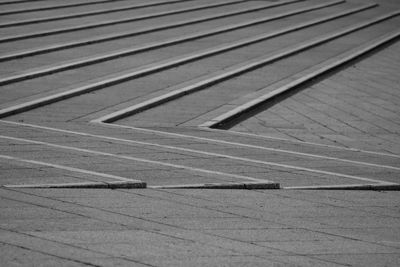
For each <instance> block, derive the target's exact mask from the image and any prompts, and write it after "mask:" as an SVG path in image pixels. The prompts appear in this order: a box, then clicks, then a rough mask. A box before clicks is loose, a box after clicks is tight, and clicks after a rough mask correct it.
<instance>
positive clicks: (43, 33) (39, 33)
mask: <svg viewBox="0 0 400 267" xmlns="http://www.w3.org/2000/svg"><path fill="white" fill-rule="evenodd" d="M191 1H193V0H191ZM237 2H243V0H240V1H235V2H231V1H229V2H222V3H214V4H206V5H197V6H192V7H189V8H187V7H186V8H180V9H175V10H170V11H161V12H155V13H150V14H144V15H140V16H136V17H127V18H122V19H114V20H107V21H101V22H96V23H87V24H80V25H78V26H71V27H63V28H58V29H51V30H45V31H37V32H31V33H28V34H19V35H12V36H5V37H3V38H0V43H3V42H11V41H17V40H23V39H29V38H35V37H43V36H49V35H54V34H61V33H67V32H74V31H80V30H87V29H94V28H100V27H105V26H111V25H117V24H123V23H128V22H134V21H139V20H146V19H152V18H158V17H163V16H168V15H175V14H180V13H186V12H192V11H198V10H202V9H209V8H215V7H220V6H226V5H231V4H236V3H237Z"/></svg>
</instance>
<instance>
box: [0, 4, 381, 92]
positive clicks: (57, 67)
mask: <svg viewBox="0 0 400 267" xmlns="http://www.w3.org/2000/svg"><path fill="white" fill-rule="evenodd" d="M376 6H377V5H376V4H367V5H363V6H360V7H356V8H353V9H349V10H346V11H343V12H339V13H336V14H332V15H329V16H326V17H324V18H322V19H315V20H312V21H309V22H306V23H301V24H299V25H296V26H293V27H287V28H285V29H287V32H289V31H294V30H299V29H302V28H304V27H308V26H312V25H315V24H318V23H322V22H327V21H330V20H333V19H336V18H340V17H343V16H347V15H350V14H354V13H357V12H361V11H364V10H366V9H369V8H373V7H376ZM314 8H315V6H314ZM308 11H310V10H309V8H306V9H305V8H303V9H298V10H295V11H290V12H284V13H279V14H276V15H273V16H268V17H264V18H262V19H256V20H250V21H246V22H243V23H237V24H231V25H227V26H222V27H219V28H215V29H212V30H205V31H200V32H196V33H192V34H188V35H184V36H181V37H176V38H170V39H166V40H162V41H157V42H150V43H145V44H143V45H138V46H134V47H131V48H129V49H121V50H117V51H113V52H111V53H103V54H99V55H94V56H90V57H86V58H82V59H78V60H72V61H67V62H62V63H61V64H60V63H59V64H53V65H49V66H44V67H40V68H35V69H30V70H26V71H23V72H21V73H16V74H12V75H10V76H8V77H3V78H0V85H6V84H9V83H14V82H18V81H23V80H26V79H32V78H35V77H41V76H44V75H49V74H53V73H57V72H60V71H64V70H68V69H73V68H78V67H82V66H87V65H91V64H95V63H99V62H104V61H107V60H111V59H115V58H118V57H121V56H127V55H131V54H135V53H139V52H144V51H149V50H152V49H156V48H160V47H165V46H168V45H174V44H178V43H181V42H185V41H192V40H194V39H198V38H202V37H207V36H212V35H216V34H219V33H223V32H227V31H232V30H236V29H240V28H243V27H248V26H251V25H254V24H258V23H263V22H267V21H271V20H275V19H279V18H284V17H287V16H290V15H297V14H299V12H308ZM277 32H279V31H277ZM282 33H283V32H282ZM1 59H2V58H1V56H0V61H2V60H1ZM3 59H4V58H3Z"/></svg>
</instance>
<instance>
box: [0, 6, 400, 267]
mask: <svg viewBox="0 0 400 267" xmlns="http://www.w3.org/2000/svg"><path fill="white" fill-rule="evenodd" d="M13 1H14V3H7V2H9V1H8V0H0V10H1V11H0V14H1V18H0V27H1V28H0V30H1V36H0V50H1V52H0V84H1V88H0V92H1V94H0V114H3V115H0V116H2V118H1V121H0V184H1V185H2V186H1V187H0V199H1V200H0V265H1V266H274V267H278V266H289V267H292V266H398V265H399V264H400V237H399V233H400V231H399V225H400V224H399V217H400V215H399V205H400V203H399V201H400V198H399V195H398V191H361V190H343V189H345V188H347V189H348V187H349V186H354V185H361V186H365V185H373V186H383V185H384V186H392V188H398V183H399V173H400V161H399V159H400V155H399V146H398V142H399V139H398V123H399V120H398V118H399V117H398V115H399V109H398V105H397V102H398V101H396V100H397V98H399V95H398V90H399V87H398V84H399V80H398V73H399V65H398V62H397V61H398V55H399V47H400V46H399V44H398V43H396V42H394V43H393V44H392V45H391V46H389V47H386V48H385V49H382V50H379V51H377V52H376V53H375V54H373V55H371V56H369V57H365V58H362V60H361V61H359V62H357V63H356V65H351V64H350V65H349V66H348V67H347V68H344V69H342V70H340V71H339V72H337V73H334V74H333V75H331V76H328V77H326V79H324V80H321V81H319V82H318V83H315V84H313V85H312V87H309V88H306V89H305V90H303V91H301V92H298V93H297V94H295V95H293V96H291V97H290V98H288V99H286V100H284V101H281V102H280V103H278V104H276V105H274V106H272V107H271V108H269V109H267V110H265V111H263V112H261V113H258V114H257V115H256V116H255V117H252V118H249V119H248V120H246V121H243V122H241V123H240V124H238V125H236V126H234V127H233V128H232V129H231V130H234V131H241V133H240V132H234V131H225V130H210V129H200V128H198V127H197V126H198V125H200V124H202V123H204V122H205V121H207V120H209V119H212V118H213V117H214V116H216V115H218V112H219V108H220V107H222V106H224V105H228V106H229V103H231V101H235V100H236V99H238V98H240V97H243V96H246V95H248V94H250V93H254V92H256V91H257V90H258V89H259V88H262V87H265V86H268V85H269V84H271V83H274V82H276V81H280V80H282V79H285V78H287V77H291V75H295V74H296V73H298V72H299V71H303V70H304V69H308V68H310V67H312V66H315V64H317V63H320V62H325V61H326V60H329V59H330V58H332V57H335V56H336V55H338V54H341V53H343V52H345V51H348V50H349V49H353V48H357V47H359V46H360V45H361V44H363V43H365V42H366V41H369V40H371V39H373V38H380V37H381V36H382V34H383V33H387V32H392V31H396V30H398V28H399V27H398V25H399V17H398V16H397V15H395V16H393V17H391V18H388V19H386V20H383V21H381V22H378V23H374V24H372V25H369V26H368V27H366V28H362V29H359V30H356V31H354V32H352V33H350V34H348V35H345V36H341V37H338V38H334V39H332V40H330V41H329V42H327V43H323V44H320V45H317V46H315V47H311V48H309V49H306V50H304V51H299V53H296V54H294V55H292V56H290V57H285V58H282V59H280V60H279V61H276V62H270V63H269V64H266V65H264V66H259V67H257V68H256V69H254V70H251V71H248V72H245V73H241V74H240V75H238V76H235V77H230V79H227V80H224V81H218V82H216V83H215V84H212V85H208V86H205V87H201V88H200V89H201V90H200V91H197V92H195V93H192V94H188V95H187V96H185V97H178V98H177V99H175V100H173V101H170V102H168V103H164V104H163V105H158V106H155V107H153V108H152V109H148V110H146V111H145V112H141V113H138V114H135V115H133V116H128V117H125V118H124V119H122V120H119V121H116V122H114V123H113V124H99V123H92V122H91V120H94V119H98V118H99V117H101V116H104V115H108V114H110V113H111V112H115V111H119V110H121V109H124V108H127V107H131V106H132V105H135V104H139V103H142V102H143V101H146V100H149V99H153V98H154V97H160V96H162V95H164V94H165V93H169V92H172V91H174V90H177V89H180V88H185V87H186V86H192V85H194V84H195V83H196V82H204V81H205V79H208V78H214V77H215V76H216V74H219V73H222V72H224V71H227V70H231V69H234V70H236V69H237V67H238V66H242V65H243V63H244V62H246V61H247V62H248V61H249V60H253V62H254V61H258V60H259V59H260V58H262V57H263V56H264V57H265V56H267V55H271V56H273V55H275V54H276V53H277V52H278V51H284V52H285V51H286V50H287V48H288V47H291V46H298V44H300V43H301V42H306V43H308V42H310V41H312V40H313V39H312V38H320V37H321V36H325V34H332V33H335V32H338V31H342V30H344V29H348V28H349V27H352V26H354V25H356V24H358V23H363V22H366V21H369V20H371V19H374V18H377V17H379V16H381V15H385V14H388V13H389V12H393V11H395V10H397V9H399V8H400V6H399V3H398V2H397V1H396V0H379V1H376V2H377V3H379V4H380V5H378V6H374V7H372V6H370V7H368V8H367V9H365V10H358V11H357V12H356V11H354V12H355V13H353V14H346V15H343V16H341V17H335V18H333V19H332V20H329V21H325V22H318V23H317V24H315V25H312V26H311V25H310V26H308V27H306V28H304V29H301V30H300V31H289V32H286V33H284V34H282V35H279V36H275V37H273V38H267V39H265V40H262V41H260V42H256V43H252V44H245V45H243V46H237V47H232V48H229V49H227V48H225V47H226V46H227V45H236V44H237V42H242V41H244V40H247V39H245V38H250V37H254V36H257V35H260V34H270V33H272V32H275V31H278V30H282V29H289V27H294V26H296V25H299V24H301V23H308V22H310V21H313V20H322V19H326V18H327V17H329V16H332V15H335V14H340V13H341V12H348V11H349V10H353V9H356V8H361V7H363V6H364V5H367V4H369V3H374V1H361V0H348V1H342V2H341V1H325V0H324V1H316V0H307V1H286V2H287V3H286V4H284V5H280V6H276V7H269V8H267V7H268V5H271V4H280V3H283V2H284V1H283V0H281V1H233V0H229V1H223V0H218V1H208V0H196V1H188V0H184V1H170V0H168V1H167V0H154V1H142V0H137V1H132V0H131V1H128V0H121V1H103V2H102V3H97V4H89V2H98V1H95V0H90V1H82V0H69V1H61V0H54V1H44V0H43V1H20V2H21V3H19V4H18V3H17V0H13ZM160 2H164V4H158V5H153V6H148V7H144V8H139V9H137V8H136V9H132V8H129V9H125V10H123V11H118V12H108V11H110V9H112V8H122V7H127V6H132V5H143V4H146V5H149V4H151V3H160ZM233 2H234V3H233ZM79 3H85V5H78V6H77V5H75V6H71V7H68V8H65V7H64V8H55V9H43V10H36V11H31V12H14V13H13V12H8V14H6V12H7V10H21V9H24V10H27V9H30V8H38V7H44V8H45V7H49V6H55V5H69V4H79ZM166 3H167V4H166ZM329 3H331V4H332V5H327V6H324V7H322V6H321V5H326V4H329ZM216 4H220V5H219V6H208V7H206V6H207V5H216ZM316 6H319V7H318V8H317V9H313V8H315V7H316ZM196 7H197V8H196ZM194 8H196V10H193V9H194ZM188 9H191V11H190V10H188ZM308 9H310V10H308ZM311 9H313V10H311ZM101 10H102V11H101ZM299 10H302V11H301V12H300V13H297V14H287V15H286V16H285V17H283V18H276V19H275V20H271V21H268V22H266V21H263V22H262V21H261V20H263V19H265V18H271V17H274V16H278V15H282V14H286V13H293V12H296V11H299ZM98 11H99V12H100V11H101V12H100V13H99V12H98ZM105 11H106V12H105ZM88 12H92V13H93V12H98V13H97V14H92V15H88V14H86V15H82V14H81V15H77V14H79V13H88ZM164 12H174V14H169V15H166V14H164V15H162V14H161V13H164ZM74 14H75V15H76V16H75V15H74ZM147 15H152V17H151V18H148V19H143V16H147ZM57 16H69V17H71V16H75V17H74V18H69V19H52V20H51V21H47V22H45V23H44V22H37V21H36V22H35V23H33V22H32V20H38V19H42V18H48V17H53V18H54V17H57ZM140 16H142V19H136V20H131V21H125V22H123V23H120V22H121V21H120V22H118V23H116V20H123V19H128V18H133V17H140ZM206 18H207V20H206ZM195 20H199V21H195ZM256 20H257V21H258V22H257V23H253V24H251V25H250V24H249V25H247V26H243V25H242V26H241V28H237V29H236V28H234V26H235V25H236V26H237V25H239V24H243V23H250V22H251V21H253V22H254V21H256ZM24 21H25V22H24ZM26 21H31V22H26ZM189 21H191V22H190V23H189ZM16 22H18V23H20V25H19V26H16V25H14V26H10V23H16ZM103 22H107V23H109V25H107V26H101V27H100V26H95V27H87V28H86V29H83V30H78V29H75V30H73V29H68V30H66V28H73V27H75V28H76V27H82V25H86V24H97V23H103ZM111 22H112V23H111ZM173 24H180V25H175V26H173V27H170V28H165V25H170V26H172V25H173ZM7 25H8V26H7ZM227 27H230V28H229V29H227ZM55 30H58V31H62V32H60V33H55V32H54V31H55ZM52 31H53V32H52ZM216 31H219V32H216ZM45 32H47V33H45ZM122 33H125V34H128V33H129V36H125V37H123V38H122V36H120V37H121V38H120V37H118V38H117V39H113V40H102V41H100V39H101V38H103V39H104V38H108V37H110V35H121V34H122ZM32 34H36V35H38V36H36V37H34V36H27V35H32ZM39 35H40V36H39ZM200 35H202V36H200ZM17 36H19V37H17ZM194 36H196V37H194ZM7 38H8V39H7ZM10 38H14V40H11V39H10ZM193 38H196V39H193ZM94 39H97V41H96V42H95V43H92V41H93V40H94ZM177 39H180V40H179V41H177ZM172 40H173V42H174V43H168V44H167V43H166V42H167V41H168V42H172ZM74 42H75V43H76V45H75V46H74V47H70V48H68V47H67V46H68V45H71V43H74ZM85 42H89V43H85ZM78 43H79V44H78ZM55 46H58V47H57V49H56V48H55ZM51 47H52V48H51ZM222 48H224V49H227V50H221V51H219V52H216V53H214V52H213V53H208V52H210V51H211V49H213V50H215V49H217V50H218V49H222ZM126 50H130V52H129V53H128V52H126ZM34 51H35V52H34ZM115 51H119V52H121V51H124V54H123V55H121V56H112V53H114V52H115ZM134 51H136V52H134ZM199 51H203V52H207V53H208V54H207V55H204V57H197V56H198V54H199ZM28 52H29V53H31V54H29V53H28ZM33 53H35V54H34V55H33ZM17 54H19V58H15V55H17ZM98 56H101V57H106V58H107V59H102V60H100V61H99V60H98V61H96V62H94V58H95V57H98ZM193 56H196V57H197V58H192V59H190V60H189V59H187V60H186V61H185V62H181V63H180V65H174V64H175V63H173V61H174V60H181V59H183V58H186V57H187V58H188V57H193ZM12 57H14V58H12ZM82 60H83V61H85V62H86V63H82ZM89 61H91V62H89ZM66 64H67V65H69V67H68V69H61V67H62V66H66ZM79 64H84V65H83V66H79ZM160 64H166V67H165V68H159V66H160ZM150 68H158V69H155V70H152V71H149V69H150ZM140 72H142V74H140V75H138V74H136V76H134V75H135V73H140ZM124 75H128V76H130V77H129V79H124V78H123V77H124ZM107 79H116V82H112V83H111V82H108V83H107ZM98 83H101V84H103V85H101V86H98V87H96V84H98ZM85 86H86V87H87V88H92V89H93V91H92V92H90V93H87V92H86V93H83V94H79V95H76V96H73V97H71V96H68V97H63V98H62V99H58V100H56V101H54V103H52V104H48V103H42V104H43V105H42V106H40V107H35V108H32V109H30V110H24V111H23V112H20V111H18V112H16V114H14V115H12V116H10V115H6V116H5V115H4V113H3V112H4V110H6V109H7V108H15V107H17V105H21V104H22V105H24V104H26V103H29V101H32V100H38V99H41V98H43V97H53V96H54V95H55V94H57V93H60V92H69V91H71V90H76V89H79V88H83V87H85ZM42 100H43V99H42ZM289 111H290V112H289ZM264 122H267V123H268V124H265V123H264ZM270 123H272V124H270ZM266 126H267V127H266ZM135 127H146V128H135ZM248 133H256V134H261V135H265V136H255V135H250V134H248ZM137 180H140V181H143V182H145V183H147V185H148V186H149V188H147V189H121V188H119V189H114V190H111V189H85V188H79V189H48V188H47V189H37V188H36V189H27V188H21V187H19V188H18V187H5V186H4V185H17V186H21V185H38V184H68V185H71V184H80V183H100V184H102V185H104V184H107V183H109V182H115V181H137ZM255 182H257V183H259V184H264V185H265V184H267V185H271V184H272V185H276V184H277V183H279V184H280V186H281V190H231V189H224V190H220V189H219V190H217V189H201V190H199V189H196V190H195V189H160V186H171V185H192V186H193V185H200V186H203V187H204V186H206V185H208V184H215V183H219V184H227V183H228V184H229V183H236V184H243V183H246V184H248V185H249V184H250V183H255ZM315 186H317V187H321V186H340V187H341V188H342V190H318V191H317V190H300V189H299V187H300V188H301V189H304V188H305V187H306V188H313V187H315Z"/></svg>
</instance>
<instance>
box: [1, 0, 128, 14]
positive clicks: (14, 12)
mask: <svg viewBox="0 0 400 267" xmlns="http://www.w3.org/2000/svg"><path fill="white" fill-rule="evenodd" d="M117 1H127V0H97V1H92V2H86V3H85V2H83V3H75V4H66V5H56V6H44V7H37V8H21V9H14V10H6V11H2V12H0V16H4V15H12V14H19V13H28V12H36V11H45V10H54V9H62V8H68V7H77V6H88V5H96V4H101V3H107V2H117Z"/></svg>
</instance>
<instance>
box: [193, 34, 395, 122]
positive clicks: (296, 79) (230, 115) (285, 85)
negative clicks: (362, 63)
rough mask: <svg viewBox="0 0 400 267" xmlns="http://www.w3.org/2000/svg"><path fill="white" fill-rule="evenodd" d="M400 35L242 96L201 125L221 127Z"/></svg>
mask: <svg viewBox="0 0 400 267" xmlns="http://www.w3.org/2000/svg"><path fill="white" fill-rule="evenodd" d="M399 36H400V31H395V32H392V33H388V34H385V35H383V36H380V37H379V38H377V39H374V40H372V41H370V42H368V43H366V44H363V45H361V46H359V47H356V48H354V49H352V50H350V51H347V52H345V53H343V54H340V55H339V56H336V57H335V58H333V59H329V60H327V61H325V62H323V63H321V64H319V65H317V66H313V67H312V68H310V69H307V70H306V71H303V72H300V73H297V74H295V75H294V76H291V77H289V78H287V79H285V80H283V81H279V82H278V83H276V84H273V85H271V86H269V87H266V88H264V89H261V90H260V91H259V92H257V94H258V95H259V94H260V93H262V92H267V93H266V94H264V95H261V96H258V97H257V98H255V99H253V100H251V101H248V100H249V96H246V97H244V98H242V99H243V100H244V101H247V102H245V103H244V104H242V105H239V106H238V105H237V104H236V106H237V107H236V108H234V109H232V110H230V111H228V112H226V113H224V114H222V115H220V116H218V117H216V118H214V119H212V120H210V121H207V122H205V123H203V124H202V125H200V127H209V128H221V127H223V126H224V124H227V123H229V122H231V121H233V120H235V119H237V118H238V117H240V116H242V115H244V114H245V113H247V112H250V111H252V110H254V109H255V108H257V107H259V106H261V105H264V104H266V103H267V102H268V101H271V100H273V99H275V98H276V97H277V96H279V95H282V94H284V93H287V92H289V91H291V90H293V89H295V88H297V87H298V86H300V85H301V84H304V83H306V82H308V81H311V80H312V79H314V78H316V77H318V76H320V75H323V74H325V73H327V72H329V71H332V70H334V69H335V68H337V67H340V66H342V65H344V64H346V63H348V62H350V61H352V60H354V59H356V58H358V57H360V56H362V55H364V54H366V53H368V52H370V51H372V50H374V49H376V48H378V47H379V46H382V45H384V44H386V43H388V42H390V41H392V40H394V39H396V38H398V37H399ZM277 84H278V85H281V86H277ZM275 87H277V88H276V89H274V90H271V89H272V88H275ZM236 103H237V102H236Z"/></svg>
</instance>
